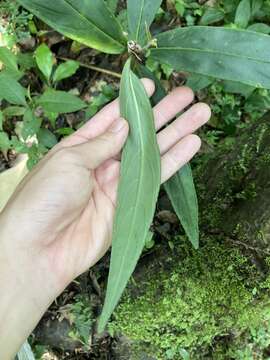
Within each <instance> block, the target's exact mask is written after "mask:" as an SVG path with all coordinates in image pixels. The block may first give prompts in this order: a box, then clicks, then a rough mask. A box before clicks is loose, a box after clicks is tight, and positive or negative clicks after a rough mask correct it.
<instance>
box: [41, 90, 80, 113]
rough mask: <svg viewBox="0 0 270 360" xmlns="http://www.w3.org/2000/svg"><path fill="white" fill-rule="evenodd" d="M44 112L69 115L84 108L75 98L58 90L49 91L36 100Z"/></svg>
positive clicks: (78, 99)
mask: <svg viewBox="0 0 270 360" xmlns="http://www.w3.org/2000/svg"><path fill="white" fill-rule="evenodd" d="M37 104H38V105H40V106H42V108H43V109H44V110H45V111H48V112H53V113H59V114H61V113H71V112H75V111H78V110H81V109H83V108H84V107H86V104H85V103H84V102H83V101H82V100H81V99H80V98H78V97H77V96H75V95H73V94H70V93H67V92H65V91H60V90H52V89H49V90H47V91H45V93H44V94H43V95H41V97H40V98H39V99H38V100H37Z"/></svg>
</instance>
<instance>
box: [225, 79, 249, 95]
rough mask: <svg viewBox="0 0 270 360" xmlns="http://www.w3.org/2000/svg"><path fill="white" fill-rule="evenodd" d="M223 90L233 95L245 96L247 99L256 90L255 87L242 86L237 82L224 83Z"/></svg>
mask: <svg viewBox="0 0 270 360" xmlns="http://www.w3.org/2000/svg"><path fill="white" fill-rule="evenodd" d="M223 88H224V91H225V92H228V93H231V94H241V95H243V96H245V97H246V98H247V97H248V96H250V95H251V94H252V93H253V91H254V90H255V88H254V87H252V86H249V85H246V84H241V83H239V82H235V81H226V80H225V81H223Z"/></svg>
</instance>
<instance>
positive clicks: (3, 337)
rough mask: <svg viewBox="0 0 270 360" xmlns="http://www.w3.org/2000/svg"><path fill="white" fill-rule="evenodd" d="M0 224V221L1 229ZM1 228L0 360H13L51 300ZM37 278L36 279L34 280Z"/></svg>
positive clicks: (10, 238)
mask: <svg viewBox="0 0 270 360" xmlns="http://www.w3.org/2000/svg"><path fill="white" fill-rule="evenodd" d="M1 225H3V224H1V221H0V226H1ZM13 241H14V239H13V238H12V237H9V238H7V234H6V232H5V231H4V228H3V227H2V226H1V228H0V289H1V291H0V359H1V360H11V359H13V358H14V356H15V355H16V353H17V352H18V350H19V349H20V347H21V345H22V344H23V343H24V341H25V340H26V339H27V337H28V336H29V335H30V333H31V332H32V331H33V329H34V328H35V326H36V325H37V323H38V322H39V320H40V318H41V317H42V315H43V313H44V312H45V311H46V309H47V308H48V306H49V305H50V302H52V301H53V298H52V297H49V296H48V295H47V294H46V290H45V288H44V284H42V283H41V282H39V283H38V282H37V281H35V275H36V274H35V269H34V268H33V269H32V268H31V266H29V267H28V268H26V267H25V266H24V263H25V262H24V259H22V258H21V256H18V255H16V254H18V253H16V247H14V248H13V251H12V246H10V245H11V243H12V242H13ZM32 266H33V267H34V264H33V262H32ZM37 278H38V277H37Z"/></svg>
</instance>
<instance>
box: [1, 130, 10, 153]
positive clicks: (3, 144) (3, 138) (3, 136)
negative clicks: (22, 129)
mask: <svg viewBox="0 0 270 360" xmlns="http://www.w3.org/2000/svg"><path fill="white" fill-rule="evenodd" d="M9 148H10V141H9V138H8V135H7V134H6V133H5V132H3V131H0V150H8V149H9Z"/></svg>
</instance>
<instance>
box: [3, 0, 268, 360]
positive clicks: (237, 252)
mask: <svg viewBox="0 0 270 360" xmlns="http://www.w3.org/2000/svg"><path fill="white" fill-rule="evenodd" d="M108 1H109V0H108ZM248 2H249V1H248ZM109 3H110V6H112V7H114V6H115V1H109ZM239 3H240V1H237V0H216V1H215V0H209V1H191V0H185V1H184V0H167V1H163V4H162V8H160V10H159V12H158V15H157V16H156V19H155V23H154V25H153V31H154V32H155V31H156V32H158V31H159V30H160V29H162V30H163V31H164V30H167V29H172V28H175V27H177V26H190V25H215V26H228V27H232V28H250V29H252V30H253V31H259V32H263V33H266V34H270V26H269V21H270V1H269V0H258V1H254V0H253V1H252V2H251V5H252V6H251V7H250V8H249V11H248V10H247V9H248V7H247V6H246V4H245V3H247V1H242V2H241V6H240V7H239ZM123 4H124V1H123V2H121V1H120V2H119V5H118V18H119V20H120V21H121V23H122V24H123V26H124V27H126V22H127V19H126V12H125V10H122V9H123V6H122V5H123ZM0 46H4V47H6V48H9V49H10V50H11V51H12V52H13V54H14V56H13V57H11V56H10V54H9V65H8V66H7V65H6V66H3V68H2V71H5V72H6V74H7V75H8V73H9V72H12V73H13V74H14V72H15V73H16V72H17V73H18V77H21V75H23V76H22V77H21V81H20V84H21V87H20V88H17V89H16V92H15V98H14V92H12V94H9V93H8V92H7V91H6V92H5V94H3V92H2V88H1V83H0V98H2V99H3V100H2V102H1V112H0V149H1V153H0V170H1V171H3V170H5V169H8V168H10V167H12V166H13V164H14V160H15V159H16V158H17V157H18V154H27V155H28V157H29V160H28V164H27V165H28V167H29V168H32V167H33V166H34V165H35V164H36V163H37V161H39V159H40V158H41V157H42V156H43V155H44V154H45V153H46V152H47V151H48V150H49V149H50V148H51V147H53V146H54V145H55V144H56V143H57V142H58V141H60V140H61V138H62V137H63V136H67V135H69V134H71V133H72V132H74V131H75V130H76V129H78V128H79V127H80V126H81V125H82V124H83V123H85V122H86V121H87V120H88V119H90V118H91V117H92V116H93V115H94V114H95V113H96V112H97V111H98V110H99V109H100V108H101V107H102V106H104V105H105V104H106V103H108V102H109V101H111V100H113V99H114V98H115V97H116V96H117V92H118V89H119V78H120V75H119V73H120V71H121V69H122V65H123V64H124V62H125V60H126V59H124V58H123V57H122V56H119V57H115V56H114V57H112V56H110V55H104V54H100V53H99V52H98V51H96V50H92V49H89V48H84V47H83V46H81V45H80V44H78V43H76V42H72V41H70V40H67V39H65V38H63V37H62V36H61V35H59V34H58V33H56V32H55V31H52V30H51V29H49V28H48V27H47V26H46V25H44V23H42V22H41V21H39V20H38V19H36V18H35V17H33V16H32V15H31V14H29V13H28V12H26V11H25V10H22V8H21V7H19V6H18V5H17V3H16V2H15V1H13V0H4V1H2V2H1V5H0ZM251 46H252V44H251ZM5 56H6V54H5V53H4V52H3V51H2V53H1V52H0V61H2V62H5V61H4V58H5ZM146 64H147V67H148V68H149V69H150V70H152V71H154V73H155V74H156V76H157V77H158V78H160V80H161V81H162V83H163V85H164V86H165V88H166V89H167V90H170V89H172V88H173V87H175V86H179V85H182V84H185V83H187V84H188V85H189V86H191V87H192V88H193V89H194V91H196V100H199V101H205V102H207V103H208V104H209V105H210V106H211V108H212V111H213V115H212V118H211V121H210V123H209V124H208V125H207V126H206V127H205V129H203V130H202V131H201V132H200V135H201V137H202V139H203V147H202V150H201V156H199V157H197V158H196V159H195V160H194V161H193V164H192V165H193V168H194V169H195V174H198V175H197V176H195V180H196V182H197V187H198V190H199V192H200V191H202V193H203V189H202V184H201V177H200V172H201V169H203V167H204V164H206V163H207V162H208V160H209V159H211V157H212V156H213V154H214V153H215V152H220V153H224V152H225V153H226V151H228V149H230V146H231V144H233V143H234V142H235V139H237V137H238V136H239V135H240V134H241V133H242V132H243V131H245V129H250V126H252V125H254V124H255V125H256V124H257V123H258V121H259V119H260V118H261V116H262V115H264V114H265V113H267V111H268V110H269V109H270V92H269V91H268V90H263V89H254V88H252V87H249V86H243V85H238V84H235V83H232V82H228V81H217V80H212V79H210V78H206V77H198V76H189V74H186V73H181V72H173V71H172V69H170V68H169V67H168V66H167V65H165V64H159V63H156V62H154V61H150V60H146ZM0 82H1V80H0ZM1 92H2V93H1ZM52 96H53V97H54V98H55V96H57V97H58V107H57V108H55V107H52V104H51V102H50V99H51V97H52ZM67 103H69V104H70V108H68V109H67ZM39 105H40V107H39ZM241 166H245V163H244V162H243V163H242V164H240V167H241ZM257 190H258V189H249V192H252V191H257ZM222 191H223V193H222V194H223V195H224V196H225V192H226V189H225V190H223V189H222ZM241 196H250V194H246V193H245V194H243V193H242V194H241ZM204 211H205V212H207V211H208V210H207V209H206V210H205V209H204ZM208 213H210V215H209V214H208V218H206V217H204V214H202V220H201V221H202V223H203V221H204V219H207V220H209V218H211V221H212V220H213V221H214V217H215V214H214V213H212V212H211V211H208ZM153 230H154V234H155V235H154V238H153V239H152V240H151V242H150V243H148V244H147V246H146V249H145V253H144V256H143V258H142V262H141V264H140V268H141V269H142V270H140V269H139V270H138V272H137V274H136V275H135V276H134V279H133V280H132V281H131V283H130V287H129V289H128V290H127V292H126V294H125V297H124V299H123V300H122V302H121V304H120V306H119V308H118V310H117V311H116V313H115V314H114V318H113V320H112V322H111V323H110V325H109V329H108V331H107V332H105V333H104V334H103V335H102V336H101V337H97V336H96V335H95V331H94V329H95V326H94V324H95V318H96V317H97V314H99V312H100V309H101V304H102V301H103V297H104V291H105V280H106V276H107V272H108V267H109V257H105V259H103V260H102V261H101V262H100V263H99V264H97V266H96V267H95V268H94V269H91V270H90V271H89V273H87V274H84V275H83V276H82V277H81V278H80V279H78V281H76V282H74V283H73V284H71V286H70V287H69V288H68V289H67V290H66V291H65V293H64V294H63V295H62V296H61V297H60V298H59V299H58V301H57V303H55V304H53V305H52V307H51V308H50V309H49V311H48V312H47V314H46V315H45V316H44V319H43V320H42V321H41V323H40V325H39V327H38V328H37V329H36V331H35V332H34V334H33V336H32V337H31V345H32V347H33V349H34V352H35V355H36V358H37V359H110V358H114V359H122V358H123V359H165V360H166V359H184V360H187V359H240V360H241V359H243V360H252V359H270V310H269V301H268V296H269V287H270V278H269V273H268V264H269V263H270V260H269V259H270V258H268V256H269V254H266V255H264V256H263V258H264V260H263V262H262V261H261V260H260V259H259V260H258V257H257V253H254V252H251V251H250V250H251V249H249V248H247V247H245V246H244V247H243V246H236V244H235V243H234V244H232V243H231V242H230V241H229V240H228V239H226V238H224V236H223V234H222V233H221V231H219V228H217V230H216V232H214V233H211V234H209V232H205V233H203V234H202V239H201V240H202V246H201V248H200V250H199V251H195V250H193V249H192V248H191V245H189V244H187V241H186V239H185V238H184V235H183V233H184V232H183V231H182V229H181V228H180V226H179V224H178V222H177V220H176V219H175V216H174V214H173V212H172V211H171V210H168V207H167V200H166V198H165V197H164V196H163V193H162V192H161V196H160V200H159V204H158V209H157V214H156V219H155V222H154V224H153ZM238 245H239V244H238ZM163 252H164V253H165V254H166V258H165V256H164V257H163V256H162V255H160V253H163ZM152 255H154V258H157V259H158V261H159V262H158V264H157V263H155V262H154V261H153V264H152V265H151V267H149V268H148V267H146V269H147V272H148V270H149V276H147V277H146V278H145V279H144V282H143V283H141V280H142V275H141V274H142V273H144V272H143V269H144V266H145V264H144V262H145V261H146V260H145V259H148V258H149V257H151V256H152ZM151 259H152V258H151ZM262 264H263V265H262ZM151 269H153V270H152V271H151ZM157 269H159V272H157ZM154 274H156V275H154ZM137 279H138V281H137ZM139 282H140V285H138V283H139ZM131 344H132V345H131Z"/></svg>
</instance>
